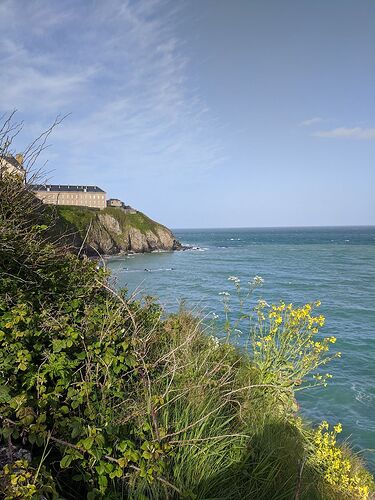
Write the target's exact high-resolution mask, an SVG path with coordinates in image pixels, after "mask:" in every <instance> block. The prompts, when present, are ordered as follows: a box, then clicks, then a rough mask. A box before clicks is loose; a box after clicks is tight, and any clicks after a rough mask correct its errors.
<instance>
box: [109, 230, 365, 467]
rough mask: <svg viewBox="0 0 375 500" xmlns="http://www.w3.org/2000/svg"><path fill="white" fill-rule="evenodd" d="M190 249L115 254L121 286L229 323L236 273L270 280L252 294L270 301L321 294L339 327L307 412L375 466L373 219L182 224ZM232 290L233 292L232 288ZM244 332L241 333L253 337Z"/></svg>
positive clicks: (303, 402)
mask: <svg viewBox="0 0 375 500" xmlns="http://www.w3.org/2000/svg"><path fill="white" fill-rule="evenodd" d="M174 234H175V236H176V237H177V239H178V240H179V241H181V242H182V243H183V244H184V245H187V246H190V247H192V248H191V249H190V250H185V251H177V252H155V253H151V254H139V255H127V256H121V257H112V258H110V259H108V261H107V264H108V267H109V268H110V269H111V270H112V280H113V283H114V285H115V286H116V287H126V288H128V290H129V293H134V294H135V295H136V296H138V297H139V298H140V297H141V296H142V295H151V296H154V297H155V298H156V299H157V300H158V301H159V302H160V303H161V304H162V305H163V306H164V307H165V309H166V310H167V311H171V312H172V311H176V310H178V308H179V307H181V304H183V306H184V307H185V308H189V309H191V310H193V311H195V312H196V313H197V314H200V315H202V316H203V317H205V318H206V321H211V318H212V317H215V315H217V316H218V320H216V321H217V325H218V329H219V336H220V333H222V330H221V332H220V329H221V328H222V327H221V325H222V322H221V320H222V319H223V307H224V306H223V297H226V296H223V295H222V294H221V292H228V293H230V294H231V295H230V297H229V300H230V307H231V309H232V312H231V314H232V317H236V314H239V310H238V304H237V303H236V300H235V293H234V286H233V282H232V281H229V280H228V278H229V277H230V276H236V277H238V278H240V280H241V286H242V287H243V289H246V287H247V286H248V282H249V281H250V282H251V281H252V279H253V277H254V276H260V277H262V278H263V280H264V283H263V286H262V287H260V288H257V289H256V290H255V291H254V293H253V295H252V296H251V298H250V300H251V304H250V307H252V306H254V305H255V304H256V302H257V301H258V300H259V299H261V298H262V299H264V300H266V301H267V302H268V303H269V304H271V303H278V302H279V301H280V300H284V301H285V302H288V303H289V302H292V303H293V304H295V305H302V304H305V303H307V302H314V301H316V300H320V301H321V307H320V308H319V311H320V313H321V314H323V315H324V316H325V317H326V323H325V326H324V327H323V329H322V330H321V332H322V334H325V335H327V336H335V337H337V342H336V343H335V344H334V345H332V347H331V351H332V352H338V351H340V352H341V353H342V357H341V358H337V359H335V360H334V361H332V362H331V363H330V365H327V371H329V372H330V373H331V374H332V375H333V378H332V379H331V380H330V381H329V385H328V387H326V388H311V389H306V390H304V391H300V392H299V393H298V401H299V405H300V407H301V410H300V411H301V413H302V415H303V416H304V417H305V418H306V419H307V420H308V421H310V422H311V423H312V424H313V425H317V424H319V423H320V422H321V421H322V420H327V421H328V422H329V423H330V424H332V425H334V424H336V423H338V422H341V423H342V426H343V432H342V434H341V435H340V438H341V440H344V441H345V442H347V443H349V444H350V446H351V447H352V449H353V450H354V451H355V452H356V453H358V454H359V455H360V456H361V457H362V458H363V459H364V461H365V462H366V463H367V465H368V467H369V468H370V470H371V471H372V472H373V473H375V226H371V227H370V226H359V227H308V228H306V227H304V228H298V227H296V228H264V229H260V228H256V229H251V228H249V229H176V230H174ZM226 298H227V297H226ZM246 335H247V334H246V333H244V334H243V336H244V338H243V339H241V338H240V339H239V342H241V340H242V341H243V342H245V341H246V338H245V337H246Z"/></svg>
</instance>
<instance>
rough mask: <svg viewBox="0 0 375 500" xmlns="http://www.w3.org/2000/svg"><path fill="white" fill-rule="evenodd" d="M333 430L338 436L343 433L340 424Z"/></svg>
mask: <svg viewBox="0 0 375 500" xmlns="http://www.w3.org/2000/svg"><path fill="white" fill-rule="evenodd" d="M333 430H334V431H335V432H336V434H340V432H342V425H341V424H340V423H338V424H337V425H335V426H334V427H333Z"/></svg>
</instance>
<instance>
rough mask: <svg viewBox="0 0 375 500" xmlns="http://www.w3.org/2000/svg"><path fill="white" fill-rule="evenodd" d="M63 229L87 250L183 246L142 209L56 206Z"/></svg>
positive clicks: (114, 251) (108, 251) (111, 252)
mask: <svg viewBox="0 0 375 500" xmlns="http://www.w3.org/2000/svg"><path fill="white" fill-rule="evenodd" d="M56 210H57V214H58V216H59V217H58V226H61V228H60V227H59V229H63V230H64V231H66V230H67V231H68V233H69V235H70V240H71V242H72V244H73V246H74V247H75V248H80V247H81V246H83V249H84V251H85V253H87V254H88V255H94V254H96V253H97V252H99V253H101V254H105V255H116V254H119V253H124V252H135V253H140V252H152V251H155V250H179V249H181V248H182V245H181V244H180V242H179V241H177V240H176V238H175V237H174V235H173V233H172V232H171V231H170V230H169V229H168V228H166V227H165V226H163V225H161V224H159V223H157V222H155V221H153V220H152V219H150V218H149V217H147V216H146V215H145V214H143V213H142V212H136V213H127V212H126V211H125V210H123V209H122V208H105V209H104V210H100V211H99V210H96V209H90V208H86V207H71V206H61V207H56Z"/></svg>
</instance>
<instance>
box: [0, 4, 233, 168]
mask: <svg viewBox="0 0 375 500" xmlns="http://www.w3.org/2000/svg"><path fill="white" fill-rule="evenodd" d="M181 9H183V6H182V4H179V5H176V4H175V3H174V2H172V1H170V0H140V1H137V2H133V1H131V0H107V1H106V2H92V3H91V2H87V3H85V2H83V3H80V4H78V5H77V3H76V2H75V1H73V0H66V1H64V2H61V3H60V2H50V1H49V0H34V1H30V2H27V3H26V4H25V3H24V2H22V1H19V0H12V1H7V0H5V1H4V2H3V3H2V4H1V5H0V12H1V16H2V34H1V35H0V59H1V60H2V62H3V64H2V72H1V73H0V86H1V88H2V92H1V93H0V110H2V111H6V110H9V109H14V108H18V109H19V110H20V112H21V113H22V114H23V117H24V118H25V121H26V123H28V124H29V128H30V129H31V130H33V131H35V128H36V127H43V126H44V125H45V124H46V123H47V121H51V119H52V118H53V117H54V115H56V114H58V113H62V114H65V113H69V112H71V113H72V114H71V116H70V117H69V119H67V120H66V122H65V124H64V125H63V126H62V127H61V128H60V129H59V130H58V131H57V132H56V134H55V136H54V137H55V140H54V142H55V144H56V145H57V146H58V147H59V148H61V150H64V151H65V152H66V154H65V158H64V164H63V168H64V169H65V171H66V172H68V173H70V174H71V175H73V174H74V175H77V166H78V165H79V166H80V173H82V172H83V173H84V172H85V170H86V169H87V170H90V171H91V172H93V171H94V173H95V169H96V171H97V174H98V175H101V173H100V172H102V165H103V163H106V165H107V171H106V175H107V177H108V176H109V175H112V176H116V175H117V176H121V175H122V173H123V171H125V170H130V169H133V170H134V169H135V168H137V169H139V170H141V171H157V172H160V171H169V170H170V169H172V168H173V169H176V168H177V169H178V171H179V172H181V171H184V170H185V171H189V170H192V169H194V170H197V169H202V168H211V167H213V166H215V165H216V164H217V163H218V162H220V160H221V158H223V157H224V155H223V152H222V148H221V146H220V145H219V144H218V141H217V139H216V136H215V128H216V123H215V120H214V118H213V117H212V115H211V113H210V110H208V108H207V106H206V104H205V103H204V101H203V99H202V98H201V96H200V95H199V92H198V91H197V90H196V89H195V88H194V87H193V86H192V85H191V83H190V82H189V80H188V70H187V69H188V64H189V60H188V58H187V57H186V55H185V51H184V47H183V40H181V39H179V37H178V35H177V34H176V29H175V28H176V24H177V23H178V20H179V18H180V17H181V15H182V14H183V13H182V12H180V11H181ZM25 19H27V27H28V28H30V30H29V29H27V30H26V26H25ZM109 158H111V160H110V162H111V164H110V165H108V159H109ZM108 168H109V169H110V170H108ZM198 171H199V170H198Z"/></svg>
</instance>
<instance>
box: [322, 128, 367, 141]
mask: <svg viewBox="0 0 375 500" xmlns="http://www.w3.org/2000/svg"><path fill="white" fill-rule="evenodd" d="M312 135H313V136H315V137H327V138H341V139H358V140H368V141H374V140H375V128H362V127H352V128H349V127H338V128H334V129H332V130H319V131H317V132H314V133H313V134H312Z"/></svg>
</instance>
